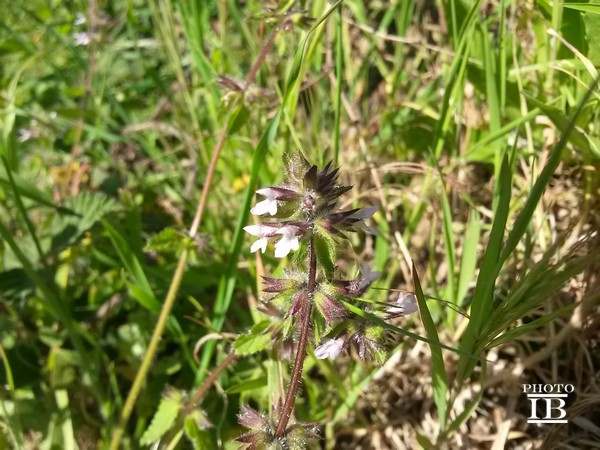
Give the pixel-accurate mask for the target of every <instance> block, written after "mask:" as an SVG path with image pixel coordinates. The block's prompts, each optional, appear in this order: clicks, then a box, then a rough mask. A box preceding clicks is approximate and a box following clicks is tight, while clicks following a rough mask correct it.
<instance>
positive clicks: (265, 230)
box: [244, 225, 275, 253]
mask: <svg viewBox="0 0 600 450" xmlns="http://www.w3.org/2000/svg"><path fill="white" fill-rule="evenodd" d="M274 230H275V229H274V228H273V227H269V226H265V225H248V226H245V227H244V231H245V232H246V233H248V234H251V235H252V236H257V237H258V238H259V239H258V240H256V241H254V243H253V244H252V246H251V247H250V252H252V253H254V252H255V251H257V250H258V249H260V250H261V252H262V253H264V252H265V250H266V249H267V244H268V243H269V240H268V237H269V236H271V235H272V234H273V231H274Z"/></svg>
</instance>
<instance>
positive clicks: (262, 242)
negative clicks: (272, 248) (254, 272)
mask: <svg viewBox="0 0 600 450" xmlns="http://www.w3.org/2000/svg"><path fill="white" fill-rule="evenodd" d="M268 243H269V240H268V239H267V238H266V237H261V238H260V239H257V240H256V241H254V243H253V244H252V245H251V246H250V253H254V252H255V251H256V250H258V249H260V251H261V253H264V252H265V251H266V250H267V244H268Z"/></svg>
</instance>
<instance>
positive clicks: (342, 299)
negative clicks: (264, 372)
mask: <svg viewBox="0 0 600 450" xmlns="http://www.w3.org/2000/svg"><path fill="white" fill-rule="evenodd" d="M350 189H351V186H342V185H339V184H338V169H335V168H333V167H332V165H331V163H329V164H327V165H326V166H325V167H324V168H323V169H322V170H318V169H317V166H315V165H311V164H309V163H308V162H307V161H306V159H305V158H304V157H303V156H302V154H301V153H300V152H298V153H295V154H293V155H292V156H290V157H289V158H288V160H287V164H286V181H284V182H283V183H281V184H279V185H277V186H271V187H266V188H262V189H259V190H258V191H257V194H258V195H259V196H260V197H261V198H260V200H259V201H258V202H257V203H256V205H254V206H253V207H252V209H251V211H250V212H251V213H252V214H254V215H256V216H259V217H260V218H261V221H260V222H259V223H257V224H254V225H249V226H246V227H245V228H244V230H245V231H246V232H247V233H249V234H250V235H252V236H254V237H255V238H256V240H255V241H254V243H253V244H252V246H251V248H250V251H251V252H257V251H258V250H260V251H261V252H263V253H264V252H265V251H266V249H267V247H268V245H269V242H271V241H275V257H277V258H283V257H285V256H287V255H289V254H290V252H295V253H294V260H293V263H292V265H291V268H290V269H289V270H288V271H286V272H285V273H284V276H283V277H282V278H272V277H263V292H264V293H265V294H266V298H263V299H262V300H261V303H260V306H259V309H260V310H261V311H262V312H264V313H265V314H267V315H269V316H271V318H273V319H272V321H271V322H270V324H269V325H267V326H265V327H263V328H260V330H259V331H257V333H262V334H261V337H264V335H266V334H268V335H270V341H269V340H268V339H267V341H268V342H270V343H272V346H271V348H272V349H274V350H276V351H277V352H278V353H279V356H280V357H281V358H289V357H291V356H292V355H293V354H294V352H295V355H294V356H295V358H294V366H293V375H292V377H290V386H289V389H288V393H287V395H286V398H285V402H283V404H282V406H281V408H280V409H275V410H274V412H273V413H272V414H271V416H270V418H269V417H266V416H263V415H260V414H259V413H258V412H256V411H254V410H252V409H250V408H247V407H244V408H243V409H242V412H241V413H240V416H239V421H240V423H241V424H242V425H244V426H246V427H248V428H250V430H251V431H250V432H248V433H246V434H244V435H242V436H241V437H240V438H238V441H240V442H242V443H244V444H248V447H247V448H248V449H278V448H290V449H292V448H303V447H302V445H304V444H302V443H303V442H304V441H305V440H306V438H307V436H309V435H311V434H314V433H312V432H310V431H307V429H314V426H313V425H310V426H301V425H299V424H296V425H292V426H290V425H289V424H288V421H289V420H290V418H291V417H292V413H293V405H294V399H295V396H296V393H297V391H298V386H299V382H300V379H301V374H302V366H303V362H304V358H305V356H306V354H307V352H308V348H309V343H310V344H312V345H314V348H315V350H314V354H315V357H317V358H319V359H323V358H336V357H337V356H338V355H339V354H340V353H341V352H342V351H343V350H346V349H351V348H352V349H354V350H355V351H356V354H357V355H358V356H359V357H360V358H361V359H365V358H371V359H373V360H375V361H377V362H378V363H383V362H384V361H385V357H386V351H385V345H384V344H385V332H386V330H385V327H383V326H382V324H381V321H382V320H387V319H392V318H396V317H401V316H404V315H407V314H410V313H412V312H414V311H416V308H417V306H416V299H415V297H414V295H413V294H410V293H402V294H401V295H400V296H399V297H398V299H397V301H396V302H394V304H391V305H387V307H381V305H376V304H374V303H373V302H372V301H368V300H366V299H365V298H364V297H365V294H366V292H367V290H368V289H369V288H370V287H371V285H372V284H373V282H374V281H375V280H377V278H378V277H379V276H380V273H379V272H372V271H371V270H370V269H369V268H368V267H367V266H363V267H361V271H360V274H359V276H358V277H357V278H355V279H351V280H344V279H340V278H339V277H337V276H336V274H337V270H336V250H337V246H338V242H339V240H340V239H345V238H347V237H348V236H347V234H348V233H352V232H359V231H362V232H366V233H370V234H374V235H376V234H377V232H376V230H375V229H374V228H371V227H370V226H369V225H367V223H366V222H365V221H366V220H368V219H370V218H371V217H372V216H373V215H374V214H375V213H376V212H377V207H376V206H371V207H368V208H364V209H350V210H342V211H340V210H339V209H338V203H339V199H340V197H341V196H342V195H343V194H344V193H346V192H348V191H349V190H350ZM373 315H375V316H376V318H377V320H373ZM244 339H246V340H247V339H248V337H245V338H244ZM261 342H265V339H262V341H261ZM274 417H278V418H279V419H278V420H275V419H274ZM276 422H277V423H276Z"/></svg>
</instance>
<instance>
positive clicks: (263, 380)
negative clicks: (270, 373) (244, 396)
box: [225, 376, 268, 394]
mask: <svg viewBox="0 0 600 450" xmlns="http://www.w3.org/2000/svg"><path fill="white" fill-rule="evenodd" d="M267 384H268V379H267V377H266V376H262V377H258V378H252V379H251V380H244V381H242V382H241V383H238V384H235V385H233V386H231V387H230V388H229V389H227V391H225V392H227V393H228V394H240V393H242V392H246V391H251V390H253V389H258V388H262V387H265V386H266V385H267Z"/></svg>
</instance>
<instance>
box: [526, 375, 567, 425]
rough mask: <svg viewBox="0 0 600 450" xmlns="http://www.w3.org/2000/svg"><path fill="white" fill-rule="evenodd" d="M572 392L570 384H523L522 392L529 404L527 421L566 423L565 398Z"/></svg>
mask: <svg viewBox="0 0 600 450" xmlns="http://www.w3.org/2000/svg"><path fill="white" fill-rule="evenodd" d="M573 392H575V387H574V386H573V385H572V384H524V385H523V393H525V394H527V399H528V400H529V403H530V404H531V415H530V416H529V417H528V418H527V423H567V422H568V420H567V419H566V418H565V417H567V411H566V410H565V405H566V404H567V402H566V401H565V398H568V397H569V394H572V393H573Z"/></svg>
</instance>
